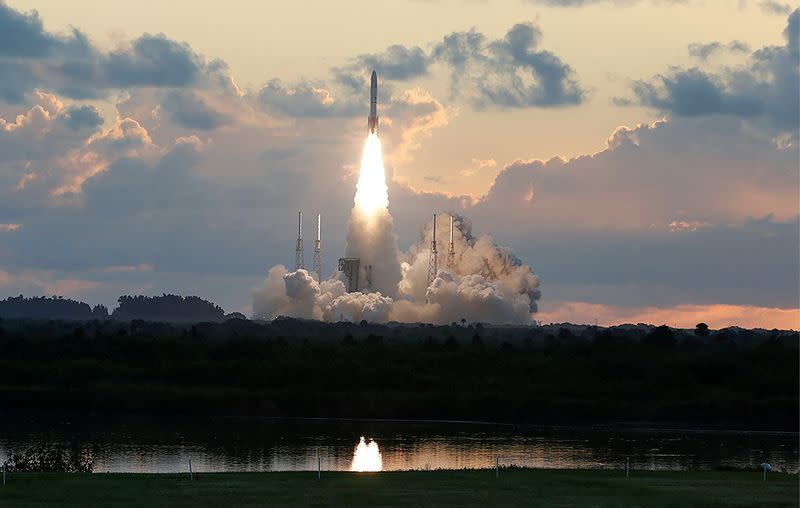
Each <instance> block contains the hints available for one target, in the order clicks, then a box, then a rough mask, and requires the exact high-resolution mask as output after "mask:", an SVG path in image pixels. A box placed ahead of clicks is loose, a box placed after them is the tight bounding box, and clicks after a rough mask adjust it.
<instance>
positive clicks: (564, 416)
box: [0, 320, 800, 430]
mask: <svg viewBox="0 0 800 508" xmlns="http://www.w3.org/2000/svg"><path fill="white" fill-rule="evenodd" d="M797 358H798V349H797V333H796V332H777V331H775V332H766V331H761V332H753V331H747V330H739V331H737V330H727V331H716V332H714V333H711V334H710V335H708V336H706V335H705V333H704V332H700V333H695V331H693V330H687V331H681V330H672V329H669V328H667V327H657V328H652V327H650V328H644V327H636V328H624V327H618V328H610V329H602V328H596V327H572V328H566V327H564V328H558V327H556V328H545V327H541V328H539V327H516V328H507V327H488V326H486V327H482V326H480V325H478V326H476V327H474V328H473V327H464V326H440V327H433V326H424V325H418V326H383V325H368V324H363V325H357V324H351V323H336V324H324V323H318V322H306V321H296V320H278V321H276V322H273V323H256V322H251V321H244V320H232V321H228V322H226V323H205V324H197V325H184V326H181V325H174V324H172V325H171V324H163V323H146V322H144V321H139V320H134V321H131V322H119V321H90V322H83V323H78V322H44V321H38V322H37V321H3V322H0V372H2V374H3V375H2V377H0V396H1V397H2V399H1V400H2V401H3V407H4V408H5V409H12V408H15V409H17V410H21V411H26V412H30V411H49V412H59V411H61V412H63V411H67V412H75V411H97V410H102V411H170V412H194V413H207V414H259V415H266V416H304V417H364V418H398V419H414V418H419V419H463V420H493V421H498V420H499V421H507V422H520V423H522V422H527V423H548V422H559V423H572V422H581V423H587V422H592V421H599V420H606V421H607V420H639V421H641V420H649V421H662V422H664V421H668V422H679V421H680V422H699V423H701V424H713V423H721V424H735V425H758V426H765V427H771V428H784V429H792V430H794V429H796V428H797V415H798V385H799V384H800V382H799V381H798V362H797Z"/></svg>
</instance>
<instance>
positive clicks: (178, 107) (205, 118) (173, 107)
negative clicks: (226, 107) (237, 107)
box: [161, 91, 232, 130]
mask: <svg viewBox="0 0 800 508" xmlns="http://www.w3.org/2000/svg"><path fill="white" fill-rule="evenodd" d="M161 107H162V108H163V109H164V110H165V111H166V112H168V113H169V114H170V115H171V116H172V120H173V121H174V122H175V123H176V124H178V125H180V126H182V127H186V128H187V129H199V130H213V129H217V128H219V127H222V126H224V125H227V124H229V123H231V121H232V118H231V116H230V115H228V114H226V113H224V112H220V111H217V110H215V109H214V108H213V107H212V106H211V105H209V104H208V102H207V101H206V100H205V99H204V98H203V97H202V96H201V95H200V94H198V93H196V92H192V91H174V92H171V93H170V94H168V95H167V97H165V98H164V100H163V101H162V102H161Z"/></svg>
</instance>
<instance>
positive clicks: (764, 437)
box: [0, 415, 798, 473]
mask: <svg viewBox="0 0 800 508" xmlns="http://www.w3.org/2000/svg"><path fill="white" fill-rule="evenodd" d="M356 443H357V444H356ZM378 443H380V449H379V448H378ZM31 445H60V446H69V447H72V446H75V447H77V448H79V449H82V450H84V451H86V452H88V453H90V454H91V455H92V458H93V459H94V464H95V471H97V472H105V471H112V472H159V473H166V472H183V471H186V470H187V464H188V460H189V458H191V459H192V466H193V467H194V469H195V470H197V471H316V470H317V461H318V460H319V461H320V463H321V466H322V469H323V470H327V471H350V470H353V471H373V470H379V471H395V470H407V469H438V468H447V469H461V468H492V467H494V464H495V459H496V458H497V459H499V460H500V463H501V464H506V465H507V464H515V465H517V466H525V467H535V468H560V469H567V468H569V469H586V468H604V469H617V468H620V469H621V468H622V467H624V464H625V461H626V459H629V460H630V463H631V467H632V468H633V469H634V470H636V469H648V470H664V469H671V470H685V469H693V470H694V469H712V468H716V467H720V466H727V467H740V468H753V469H754V470H756V471H758V470H759V469H758V465H759V464H761V463H762V462H764V461H767V462H769V463H770V464H772V465H773V466H774V467H775V468H776V469H777V470H781V471H792V472H796V471H797V469H798V434H797V433H796V432H749V431H718V430H697V429H652V428H630V427H594V428H591V427H589V428H587V427H534V426H525V427H514V426H509V425H485V424H468V423H420V422H386V421H340V420H274V419H266V418H189V417H185V418H177V417H173V418H166V417H163V416H141V415H140V416H125V417H121V416H119V417H109V416H97V417H87V416H81V417H74V416H46V417H45V416H41V417H35V416H31V417H4V418H0V463H1V462H2V461H3V460H5V459H6V458H7V457H8V455H9V454H10V453H12V452H13V451H17V450H22V449H24V448H26V447H28V446H31Z"/></svg>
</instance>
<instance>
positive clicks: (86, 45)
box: [0, 3, 231, 103]
mask: <svg viewBox="0 0 800 508" xmlns="http://www.w3.org/2000/svg"><path fill="white" fill-rule="evenodd" d="M0 33H2V34H3V37H2V38H0V57H5V58H3V59H1V60H0V75H2V76H3V77H2V79H0V98H2V99H3V100H5V101H6V102H11V103H21V102H24V100H25V97H26V95H27V94H28V93H29V92H32V91H33V90H34V89H37V88H38V89H44V90H49V91H55V92H57V93H59V94H60V95H63V96H65V97H69V98H73V99H89V98H98V97H104V96H105V95H107V93H108V91H110V90H114V89H123V88H136V87H178V88H185V87H191V86H202V87H211V88H219V89H221V88H225V87H230V86H231V81H230V79H229V78H228V75H227V68H226V67H225V65H224V64H223V63H221V62H216V61H212V62H207V61H206V60H205V59H204V58H203V57H202V56H200V55H198V54H197V53H195V52H194V51H193V50H192V49H191V48H190V47H189V45H188V44H186V43H181V42H177V41H173V40H171V39H169V38H167V37H166V36H165V35H164V34H157V35H151V34H144V35H142V36H140V37H138V38H136V39H135V40H133V41H131V43H130V44H129V45H127V46H124V47H121V48H119V49H116V50H113V51H108V52H106V51H103V50H101V49H99V48H97V47H95V46H94V45H93V44H92V42H91V41H90V40H89V39H88V37H87V36H86V35H85V34H83V33H82V32H80V31H79V30H77V29H72V30H71V32H70V33H69V34H68V35H58V34H53V33H50V32H48V31H46V30H45V29H44V27H43V25H42V21H41V19H40V18H39V15H38V13H36V11H32V12H30V13H27V14H26V13H22V12H20V11H17V10H15V9H13V8H12V7H10V6H8V5H6V4H3V3H0Z"/></svg>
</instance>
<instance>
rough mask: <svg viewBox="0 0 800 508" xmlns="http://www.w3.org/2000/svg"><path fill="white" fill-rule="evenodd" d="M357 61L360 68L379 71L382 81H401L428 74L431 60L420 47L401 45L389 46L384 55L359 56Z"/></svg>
mask: <svg viewBox="0 0 800 508" xmlns="http://www.w3.org/2000/svg"><path fill="white" fill-rule="evenodd" d="M356 60H357V61H358V65H359V66H360V67H364V68H367V69H374V70H376V71H378V74H380V76H381V78H382V79H392V80H399V81H404V80H407V79H411V78H416V77H419V76H423V75H425V74H427V72H428V65H430V58H429V57H428V55H426V54H425V52H424V51H423V50H422V49H421V48H420V47H418V46H414V47H412V48H407V47H405V46H401V45H399V44H395V45H393V46H389V47H388V48H386V51H384V52H383V53H375V54H368V55H359V56H358V58H357V59H356Z"/></svg>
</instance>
